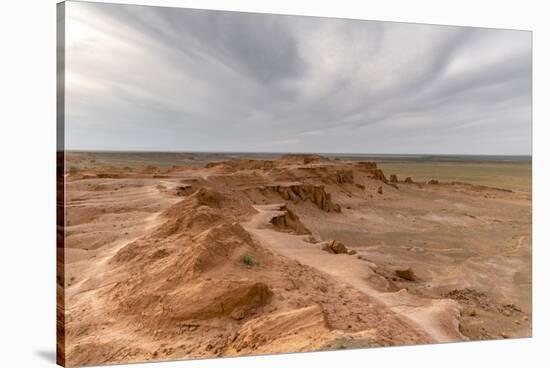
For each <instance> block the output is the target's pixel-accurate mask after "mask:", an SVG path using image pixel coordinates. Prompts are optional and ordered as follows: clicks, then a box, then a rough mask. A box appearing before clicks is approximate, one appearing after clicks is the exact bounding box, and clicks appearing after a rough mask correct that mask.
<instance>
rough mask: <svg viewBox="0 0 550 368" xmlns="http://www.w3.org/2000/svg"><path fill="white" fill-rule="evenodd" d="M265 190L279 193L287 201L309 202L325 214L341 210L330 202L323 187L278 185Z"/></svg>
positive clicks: (297, 184)
mask: <svg viewBox="0 0 550 368" xmlns="http://www.w3.org/2000/svg"><path fill="white" fill-rule="evenodd" d="M266 188H267V189H269V190H272V191H274V192H276V193H279V194H280V195H281V197H283V199H285V200H288V201H293V202H298V201H311V202H312V203H313V204H315V205H316V206H317V207H319V208H320V209H322V210H323V211H326V212H341V210H342V209H341V207H340V205H338V204H336V203H334V202H332V199H331V195H330V193H327V192H325V187H324V186H323V185H313V184H303V183H279V184H274V185H269V186H267V187H266Z"/></svg>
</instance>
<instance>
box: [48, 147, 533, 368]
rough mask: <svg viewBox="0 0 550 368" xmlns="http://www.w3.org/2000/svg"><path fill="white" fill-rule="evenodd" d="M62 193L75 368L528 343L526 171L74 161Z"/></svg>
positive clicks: (76, 157)
mask: <svg viewBox="0 0 550 368" xmlns="http://www.w3.org/2000/svg"><path fill="white" fill-rule="evenodd" d="M479 173H484V174H483V175H479ZM61 180H64V181H65V188H64V194H65V214H64V219H65V226H64V227H63V228H61V229H59V231H60V232H61V233H62V234H63V235H64V247H63V248H61V249H59V250H58V251H60V252H63V255H62V257H60V258H59V259H63V260H64V266H63V265H61V267H62V268H63V272H61V273H60V275H61V277H58V288H60V289H62V290H64V293H63V292H60V293H59V294H58V295H59V297H61V298H64V300H62V301H61V303H60V304H61V305H64V306H65V314H64V320H63V319H62V321H64V323H65V326H64V331H65V335H64V336H65V340H64V341H60V342H59V344H60V345H59V346H58V349H60V351H61V352H64V353H65V354H66V362H65V363H66V364H67V365H90V364H103V363H105V364H112V363H122V362H141V361H151V360H158V361H161V360H173V359H195V358H207V357H222V356H235V355H255V354H272V353H287V352H304V351H320V350H332V349H353V348H366V347H382V346H394V345H410V344H429V343H444V342H458V341H471V340H485V339H500V338H519V337H529V336H531V240H532V239H531V189H530V187H531V184H530V183H531V181H530V180H531V161H530V158H528V159H521V160H516V159H510V160H500V159H493V158H486V159H483V158H476V159H472V158H464V159H461V158H456V157H455V158H454V159H453V160H447V159H441V158H439V159H438V158H431V159H426V158H414V159H407V158H406V157H400V158H388V157H386V158H374V159H371V158H368V157H361V156H360V155H358V156H355V157H345V156H336V155H316V154H228V153H152V152H150V153H145V152H142V153H139V152H133V153H132V152H125V153H116V152H77V151H74V152H67V153H66V156H65V173H64V178H61Z"/></svg>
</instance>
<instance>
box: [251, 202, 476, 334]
mask: <svg viewBox="0 0 550 368" xmlns="http://www.w3.org/2000/svg"><path fill="white" fill-rule="evenodd" d="M280 206H281V205H279V204H276V205H263V206H260V205H258V206H255V209H256V210H257V211H258V213H257V214H256V215H254V216H253V217H252V218H251V219H250V221H249V222H247V223H245V224H243V226H244V227H245V228H246V229H247V230H248V231H249V232H250V233H251V234H253V236H254V237H256V239H257V240H258V241H260V242H261V244H263V245H264V246H267V247H269V248H270V249H271V250H273V251H274V252H276V253H278V254H281V255H283V256H286V257H289V258H292V259H295V260H297V261H299V262H301V263H303V264H306V265H308V266H311V267H314V268H316V269H318V270H320V271H322V272H324V273H327V274H329V275H331V276H333V277H336V278H337V279H339V280H340V281H342V282H344V283H346V284H348V285H350V286H352V287H354V288H356V289H357V290H360V291H362V292H363V293H365V294H367V295H368V296H369V297H371V298H373V299H375V300H377V301H378V302H380V303H381V304H383V305H385V306H387V307H389V308H390V309H391V310H392V311H394V312H396V313H398V314H399V315H401V316H403V317H404V318H405V319H408V320H409V321H410V322H411V323H412V324H415V325H416V326H417V327H419V328H421V329H423V330H424V331H425V332H426V333H427V334H428V335H429V336H431V338H432V339H433V340H434V341H435V342H451V341H460V340H465V339H466V338H465V337H464V336H463V335H462V334H461V333H460V332H459V329H458V325H459V316H460V306H459V305H458V303H456V302H455V301H452V300H449V299H421V298H419V297H416V296H414V295H412V294H410V293H408V292H407V290H405V289H402V290H400V291H398V292H381V291H378V290H377V289H376V286H375V285H374V284H373V281H369V280H375V279H376V278H378V277H379V276H378V275H377V274H375V273H374V271H373V270H372V268H370V267H369V263H368V262H365V261H363V260H360V259H358V258H356V257H352V256H349V255H347V254H338V255H336V254H330V253H327V252H324V251H322V250H321V249H320V248H319V246H318V245H315V244H311V243H309V242H307V241H305V237H304V236H298V235H292V234H288V233H283V232H278V231H276V230H273V229H272V228H269V225H268V224H269V221H270V220H271V219H272V218H273V217H274V216H276V215H278V214H280V211H279V210H278V209H279V208H280Z"/></svg>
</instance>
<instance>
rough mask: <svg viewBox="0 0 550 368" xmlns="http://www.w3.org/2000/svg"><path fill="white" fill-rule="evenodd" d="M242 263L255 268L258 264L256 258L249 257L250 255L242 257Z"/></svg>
mask: <svg viewBox="0 0 550 368" xmlns="http://www.w3.org/2000/svg"><path fill="white" fill-rule="evenodd" d="M241 261H242V262H243V263H244V264H245V265H247V266H254V265H255V264H256V261H255V260H254V258H252V257H251V256H249V255H248V254H244V255H242V256H241Z"/></svg>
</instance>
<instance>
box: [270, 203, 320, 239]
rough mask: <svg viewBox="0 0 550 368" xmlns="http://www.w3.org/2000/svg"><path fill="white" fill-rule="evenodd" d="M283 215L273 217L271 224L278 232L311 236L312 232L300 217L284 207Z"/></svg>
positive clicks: (282, 207) (281, 208)
mask: <svg viewBox="0 0 550 368" xmlns="http://www.w3.org/2000/svg"><path fill="white" fill-rule="evenodd" d="M279 210H280V211H281V213H280V214H279V215H277V216H275V217H273V218H272V219H271V220H270V221H269V222H270V223H271V224H272V225H273V226H274V227H275V228H277V229H278V230H282V231H289V232H292V233H294V234H296V235H311V231H309V230H308V228H306V227H305V225H304V224H303V223H302V222H301V221H300V218H299V217H298V215H296V214H295V213H294V212H292V211H291V210H290V209H288V208H287V207H286V206H285V205H282V206H281V207H280V208H279Z"/></svg>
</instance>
